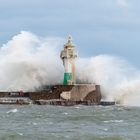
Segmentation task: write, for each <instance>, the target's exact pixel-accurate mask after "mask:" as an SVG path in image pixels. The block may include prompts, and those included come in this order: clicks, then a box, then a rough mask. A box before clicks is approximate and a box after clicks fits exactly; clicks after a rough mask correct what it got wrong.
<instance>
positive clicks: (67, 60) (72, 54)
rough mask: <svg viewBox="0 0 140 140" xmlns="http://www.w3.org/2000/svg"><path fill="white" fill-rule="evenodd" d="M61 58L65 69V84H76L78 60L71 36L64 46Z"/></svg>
mask: <svg viewBox="0 0 140 140" xmlns="http://www.w3.org/2000/svg"><path fill="white" fill-rule="evenodd" d="M60 57H61V59H62V61H63V65H64V68H65V73H64V81H63V84H64V85H73V84H75V59H76V58H77V52H76V51H75V45H74V44H73V43H72V37H71V36H69V37H68V42H67V43H66V44H65V45H64V50H62V51H61V55H60Z"/></svg>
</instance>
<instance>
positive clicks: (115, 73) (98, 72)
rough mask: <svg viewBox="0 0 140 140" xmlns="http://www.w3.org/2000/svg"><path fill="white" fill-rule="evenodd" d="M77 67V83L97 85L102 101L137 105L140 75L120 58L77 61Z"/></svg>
mask: <svg viewBox="0 0 140 140" xmlns="http://www.w3.org/2000/svg"><path fill="white" fill-rule="evenodd" d="M77 65H78V67H77V74H78V75H77V79H78V81H80V82H81V83H96V84H99V85H100V86H101V93H102V98H103V99H104V100H107V101H116V102H117V103H119V104H126V105H139V104H138V101H139V99H140V87H139V85H140V73H139V71H138V70H136V69H135V68H134V67H132V66H131V65H129V64H128V63H127V62H126V61H125V60H123V59H122V58H119V57H115V56H109V55H99V56H95V57H91V58H85V59H83V58H82V59H79V60H78V62H77ZM133 99H134V100H133Z"/></svg>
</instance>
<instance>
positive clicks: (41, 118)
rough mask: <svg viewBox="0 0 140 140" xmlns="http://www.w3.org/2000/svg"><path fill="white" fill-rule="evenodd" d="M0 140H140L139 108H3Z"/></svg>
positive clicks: (26, 106) (0, 122) (35, 106)
mask: <svg viewBox="0 0 140 140" xmlns="http://www.w3.org/2000/svg"><path fill="white" fill-rule="evenodd" d="M0 140H140V108H139V107H127V106H83V105H78V106H71V107H64V106H50V105H44V106H40V105H21V106H20V105H0Z"/></svg>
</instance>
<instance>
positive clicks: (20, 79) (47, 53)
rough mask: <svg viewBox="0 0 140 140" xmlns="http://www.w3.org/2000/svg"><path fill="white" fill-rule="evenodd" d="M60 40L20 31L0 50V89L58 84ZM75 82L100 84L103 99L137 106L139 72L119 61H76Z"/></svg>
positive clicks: (101, 58) (60, 77) (110, 58)
mask: <svg viewBox="0 0 140 140" xmlns="http://www.w3.org/2000/svg"><path fill="white" fill-rule="evenodd" d="M63 44H64V39H63V38H41V37H38V36H36V35H34V34H32V33H30V32H26V31H22V32H21V33H20V34H18V35H16V36H14V37H13V38H12V39H11V40H10V41H8V43H7V44H4V45H2V46H1V48H0V60H1V61H0V90H1V91H9V90H10V91H11V90H23V91H29V90H32V91H33V90H35V89H36V88H38V87H40V86H42V85H49V84H61V83H62V81H63V72H64V69H63V64H62V61H61V59H60V51H61V50H62V47H63ZM76 63H77V82H78V83H96V84H99V85H101V92H102V95H103V99H105V100H108V101H114V100H115V101H116V102H117V103H119V104H123V105H134V106H139V105H140V103H139V100H140V86H139V85H140V71H139V70H137V69H135V68H134V67H133V66H131V65H129V64H128V62H126V61H125V60H123V59H122V58H119V57H115V56H110V55H99V56H94V57H90V58H79V59H78V60H77V62H76Z"/></svg>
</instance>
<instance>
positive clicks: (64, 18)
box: [0, 0, 140, 66]
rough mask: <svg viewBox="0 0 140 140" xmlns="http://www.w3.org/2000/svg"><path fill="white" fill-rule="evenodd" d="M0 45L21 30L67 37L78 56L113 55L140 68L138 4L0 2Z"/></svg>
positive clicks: (126, 0) (125, 0)
mask: <svg viewBox="0 0 140 140" xmlns="http://www.w3.org/2000/svg"><path fill="white" fill-rule="evenodd" d="M0 3H1V4H0V44H3V43H6V42H7V41H8V40H9V39H11V37H12V36H14V35H16V34H18V33H19V32H20V31H21V30H26V31H31V32H33V33H35V34H37V35H41V36H45V37H47V36H51V37H52V36H58V37H66V36H67V35H68V34H71V35H72V36H73V37H74V40H75V43H76V44H77V46H78V49H79V50H80V54H81V55H82V56H93V55H97V54H113V55H117V56H122V57H124V58H125V59H127V60H128V61H130V62H131V63H133V64H134V65H136V66H140V62H139V59H140V55H139V52H140V8H139V5H140V1H139V0H0Z"/></svg>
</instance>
